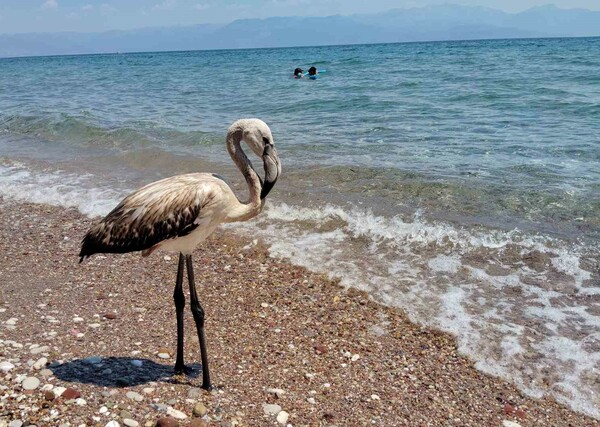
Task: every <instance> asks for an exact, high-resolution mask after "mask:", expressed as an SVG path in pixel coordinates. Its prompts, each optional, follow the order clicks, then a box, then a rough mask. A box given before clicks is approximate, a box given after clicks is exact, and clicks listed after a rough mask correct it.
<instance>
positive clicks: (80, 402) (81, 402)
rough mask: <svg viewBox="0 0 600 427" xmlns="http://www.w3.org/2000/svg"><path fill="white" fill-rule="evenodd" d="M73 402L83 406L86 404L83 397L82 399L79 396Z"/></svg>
mask: <svg viewBox="0 0 600 427" xmlns="http://www.w3.org/2000/svg"><path fill="white" fill-rule="evenodd" d="M75 403H76V404H77V405H79V406H85V405H87V401H86V400H85V399H82V398H81V397H80V398H78V399H75Z"/></svg>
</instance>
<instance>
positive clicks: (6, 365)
mask: <svg viewBox="0 0 600 427" xmlns="http://www.w3.org/2000/svg"><path fill="white" fill-rule="evenodd" d="M14 367H15V365H13V364H12V363H10V362H0V371H2V372H9V371H11V370H13V369H14Z"/></svg>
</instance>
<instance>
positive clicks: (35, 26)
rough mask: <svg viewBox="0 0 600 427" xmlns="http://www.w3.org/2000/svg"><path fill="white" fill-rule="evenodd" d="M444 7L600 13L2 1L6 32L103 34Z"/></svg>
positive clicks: (151, 0) (260, 1)
mask: <svg viewBox="0 0 600 427" xmlns="http://www.w3.org/2000/svg"><path fill="white" fill-rule="evenodd" d="M440 3H454V4H463V5H469V6H485V7H491V8H494V9H499V10H503V11H506V12H519V11H522V10H525V9H528V8H530V7H534V6H541V5H545V4H548V3H553V4H555V5H556V6H558V7H561V8H565V9H568V8H586V9H591V10H600V0H369V1H365V0H0V34H1V33H4V34H6V33H30V32H62V31H75V32H97V31H108V30H115V29H120V30H126V29H134V28H143V27H162V26H177V25H194V24H203V23H227V22H231V21H234V20H236V19H243V18H267V17H271V16H326V15H335V14H342V15H351V14H355V13H377V12H383V11H386V10H389V9H393V8H411V7H421V6H427V5H432V4H440Z"/></svg>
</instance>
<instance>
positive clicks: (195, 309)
mask: <svg viewBox="0 0 600 427" xmlns="http://www.w3.org/2000/svg"><path fill="white" fill-rule="evenodd" d="M186 263H187V273H188V281H189V285H190V308H191V309H192V315H193V316H194V322H195V323H196V329H197V331H198V341H200V356H201V357H202V388H203V389H205V390H211V389H212V385H211V383H210V373H209V370H208V352H207V350H206V337H205V336H204V309H203V308H202V306H201V305H200V301H199V300H198V294H196V284H195V283H194V266H193V264H192V256H191V255H186Z"/></svg>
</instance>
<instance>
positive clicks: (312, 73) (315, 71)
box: [308, 67, 317, 76]
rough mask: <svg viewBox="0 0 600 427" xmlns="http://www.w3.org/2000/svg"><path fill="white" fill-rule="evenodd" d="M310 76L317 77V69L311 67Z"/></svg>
mask: <svg viewBox="0 0 600 427" xmlns="http://www.w3.org/2000/svg"><path fill="white" fill-rule="evenodd" d="M308 75H309V76H316V75H317V69H316V68H315V67H310V68H309V69H308Z"/></svg>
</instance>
